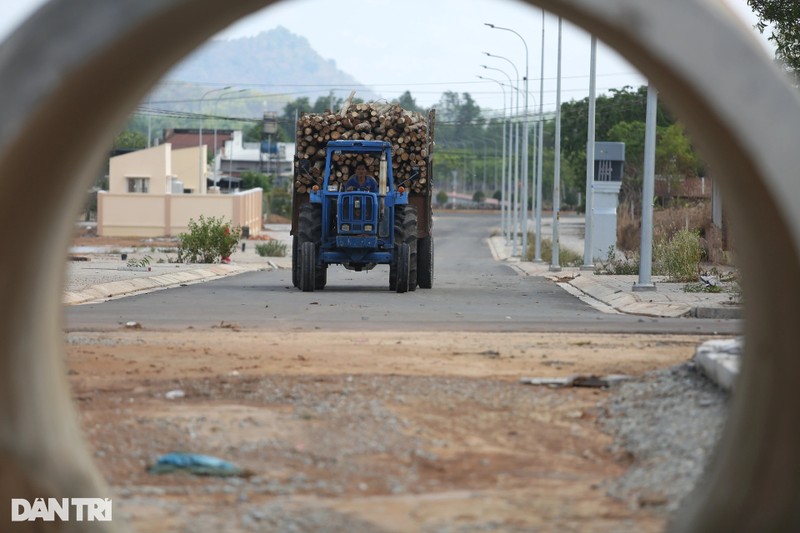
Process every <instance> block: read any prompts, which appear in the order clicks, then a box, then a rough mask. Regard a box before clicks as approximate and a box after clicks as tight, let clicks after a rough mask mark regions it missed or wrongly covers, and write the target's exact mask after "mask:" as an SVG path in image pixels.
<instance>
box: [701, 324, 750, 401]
mask: <svg viewBox="0 0 800 533" xmlns="http://www.w3.org/2000/svg"><path fill="white" fill-rule="evenodd" d="M743 345H744V341H743V339H742V338H741V337H740V338H736V339H725V340H711V341H706V342H704V343H703V344H701V345H700V346H698V347H697V350H695V354H694V361H695V363H696V364H697V365H698V366H699V367H700V368H701V369H702V370H703V372H704V373H705V374H706V376H708V378H709V379H710V380H711V381H713V382H714V383H716V384H717V385H719V386H720V387H721V388H723V389H725V390H727V391H732V390H733V389H734V386H735V384H736V379H737V378H738V377H739V367H740V364H741V355H742V348H743Z"/></svg>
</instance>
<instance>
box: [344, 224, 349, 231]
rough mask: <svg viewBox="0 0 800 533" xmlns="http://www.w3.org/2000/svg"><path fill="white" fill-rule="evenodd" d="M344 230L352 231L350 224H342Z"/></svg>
mask: <svg viewBox="0 0 800 533" xmlns="http://www.w3.org/2000/svg"><path fill="white" fill-rule="evenodd" d="M342 231H350V224H342Z"/></svg>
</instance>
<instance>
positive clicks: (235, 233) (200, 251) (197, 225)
mask: <svg viewBox="0 0 800 533" xmlns="http://www.w3.org/2000/svg"><path fill="white" fill-rule="evenodd" d="M241 234H242V228H240V227H231V225H230V223H227V222H225V221H224V220H223V219H222V218H216V217H208V218H206V217H204V216H203V215H200V221H199V222H195V221H194V219H189V233H181V234H180V235H179V236H178V261H180V262H182V263H218V262H219V261H221V260H222V259H223V258H225V257H229V256H230V255H231V254H232V253H233V251H234V250H235V249H236V245H237V244H239V238H240V237H241Z"/></svg>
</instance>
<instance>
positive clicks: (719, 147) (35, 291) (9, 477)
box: [0, 0, 800, 531]
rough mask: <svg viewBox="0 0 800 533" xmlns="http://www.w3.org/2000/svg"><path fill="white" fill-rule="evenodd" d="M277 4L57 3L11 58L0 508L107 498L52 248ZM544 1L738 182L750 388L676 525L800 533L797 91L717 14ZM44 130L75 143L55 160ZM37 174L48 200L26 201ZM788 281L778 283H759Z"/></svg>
mask: <svg viewBox="0 0 800 533" xmlns="http://www.w3.org/2000/svg"><path fill="white" fill-rule="evenodd" d="M270 3H272V2H269V1H266V0H259V1H256V0H238V1H237V2H235V3H232V4H231V5H226V7H225V9H224V10H221V9H219V3H218V2H217V1H215V0H119V1H117V2H107V0H56V1H54V2H51V3H50V4H48V5H46V6H45V7H44V8H43V9H41V10H40V11H39V12H37V13H36V14H35V15H34V16H33V17H32V18H31V19H30V20H29V21H28V22H26V24H24V25H23V26H22V27H21V28H20V29H19V30H18V31H17V32H16V33H15V34H14V35H13V36H11V37H10V38H9V40H8V41H6V42H5V43H4V44H3V45H2V47H0V76H2V79H4V80H12V81H10V82H7V83H8V84H7V85H6V86H5V87H4V92H5V93H6V94H5V95H4V96H5V98H4V99H3V102H2V107H0V169H2V170H0V172H2V174H3V175H2V178H0V217H2V221H3V222H4V223H5V224H4V227H5V228H17V227H19V223H20V221H25V222H24V223H25V228H24V231H14V232H11V234H10V235H9V236H8V239H7V241H6V248H7V249H8V250H14V256H15V257H14V259H15V260H14V261H4V262H2V264H0V300H1V301H3V302H5V303H6V306H5V308H4V309H3V311H2V317H1V318H2V320H0V353H1V354H2V357H0V375H2V376H5V377H4V379H5V380H6V383H5V384H6V385H7V386H5V387H0V413H1V415H0V428H2V429H0V466H3V467H4V468H0V497H6V496H9V497H24V496H26V494H30V495H31V496H32V497H37V496H41V495H42V494H63V495H65V496H75V495H76V493H81V494H84V493H85V494H92V495H94V494H99V493H101V492H99V490H100V489H102V486H103V485H102V481H101V480H100V479H99V476H98V475H97V473H96V470H95V469H94V467H93V465H92V463H91V460H90V458H89V457H88V454H87V453H86V451H85V449H84V448H83V447H82V446H80V444H79V443H82V437H81V435H80V430H79V427H78V424H77V421H76V417H75V412H74V408H73V407H72V406H71V405H70V404H69V402H68V398H69V394H68V388H67V385H66V380H65V379H64V372H63V363H62V362H61V356H62V353H63V348H62V346H61V342H62V341H61V328H60V325H61V316H60V314H61V309H60V289H61V287H62V286H63V275H64V272H63V269H64V267H63V262H61V261H53V260H52V257H53V256H55V255H57V254H54V253H53V252H54V251H59V252H62V255H63V252H64V251H65V250H66V247H67V243H68V241H69V236H70V232H71V223H72V220H73V219H74V217H73V213H77V212H78V206H79V205H80V197H81V196H82V195H81V193H80V191H81V190H82V187H81V185H84V184H86V183H87V181H88V179H89V177H90V176H91V175H92V171H93V170H94V169H96V168H98V167H99V163H100V161H101V160H102V158H103V151H104V148H105V141H106V139H108V138H110V137H111V136H112V135H113V134H114V132H115V131H118V130H119V129H120V128H121V126H122V125H123V124H124V122H125V119H126V117H127V116H128V114H129V112H130V111H131V110H132V109H133V108H134V107H135V106H136V104H137V103H138V102H139V101H140V100H141V98H142V97H143V96H144V95H145V94H146V92H147V91H148V90H149V88H150V87H151V86H152V85H153V84H154V83H155V82H156V81H157V80H158V79H159V77H160V76H161V75H162V74H164V73H165V72H166V71H167V70H168V68H169V67H170V66H171V65H172V64H174V63H176V62H177V61H178V60H179V59H180V58H181V57H183V56H184V55H186V54H188V53H189V52H190V51H191V50H192V49H194V48H195V47H196V46H198V45H199V44H201V43H202V42H203V41H204V40H205V39H206V38H208V37H209V36H211V35H213V34H214V33H215V32H216V31H218V30H220V29H222V28H223V27H224V26H226V25H227V24H229V23H230V22H232V21H234V20H236V19H238V18H240V17H242V16H244V15H246V14H248V13H250V12H253V11H255V10H256V9H257V8H259V7H262V6H266V5H268V4H270ZM529 3H532V4H533V2H529ZM536 4H537V5H541V6H542V7H544V8H545V9H547V10H548V11H550V12H552V13H556V14H558V15H561V16H563V17H565V18H567V19H569V20H571V21H572V22H574V23H576V24H578V25H580V26H582V27H584V28H586V29H587V30H588V31H592V32H593V33H595V34H596V35H597V36H598V38H600V39H601V40H602V41H604V42H605V43H607V44H609V45H611V46H613V47H614V48H616V49H617V50H619V51H620V52H621V53H622V54H623V55H624V56H625V57H626V58H627V59H628V60H630V61H631V62H632V63H633V64H634V65H636V66H637V67H638V68H639V69H640V70H641V71H642V72H643V73H645V74H646V75H647V76H648V77H649V78H650V80H651V81H652V82H653V83H654V84H655V85H656V86H657V87H658V88H659V90H660V91H661V96H662V97H663V98H665V99H666V100H668V102H669V104H670V106H671V108H672V109H673V110H674V111H675V112H676V113H677V115H678V116H679V117H680V118H681V120H682V121H683V122H684V123H685V124H686V125H687V127H688V128H689V130H690V131H691V132H692V133H693V134H694V136H695V138H696V139H697V140H698V142H699V143H700V146H701V148H702V149H703V151H704V155H705V158H706V159H707V160H708V162H709V163H710V164H711V166H712V168H714V170H715V173H716V174H717V175H718V176H720V177H721V178H723V179H724V182H723V185H724V191H723V192H724V194H725V201H726V204H727V205H729V206H731V208H732V211H731V215H732V216H731V218H732V222H733V224H734V226H735V229H736V234H737V235H738V236H739V238H740V239H741V241H740V242H739V243H738V245H739V250H740V253H741V257H740V261H739V263H740V264H739V266H740V268H741V271H742V277H743V287H744V292H745V294H746V297H747V308H746V318H747V320H746V323H745V335H746V341H747V344H746V354H745V360H744V367H743V372H742V377H741V379H740V382H739V384H738V392H737V394H736V395H735V397H734V399H733V406H732V412H731V416H730V421H729V423H728V425H727V426H726V429H725V435H724V438H723V439H722V441H721V444H720V447H719V450H718V452H717V454H716V455H715V458H714V464H713V468H712V470H711V472H710V474H709V476H707V483H705V484H703V485H702V486H701V487H699V488H698V490H697V492H696V494H695V497H694V498H692V499H691V500H692V501H691V502H690V503H689V504H687V505H686V506H685V507H684V509H683V512H682V513H680V515H679V518H678V519H677V520H676V522H675V523H674V524H673V525H672V526H671V527H672V529H673V530H676V531H683V530H687V531H688V530H691V531H742V530H787V529H795V530H797V529H800V488H799V484H800V456H799V455H798V454H796V450H797V449H799V448H800V446H798V445H800V428H799V426H800V424H798V420H797V417H796V416H794V415H793V409H792V408H793V407H794V406H795V405H798V397H797V396H798V394H800V392H796V391H800V387H797V386H796V384H795V378H796V377H797V376H800V358H797V357H796V355H797V347H798V346H799V345H800V343H798V336H800V328H798V327H797V324H800V311H798V310H797V309H796V308H795V306H794V304H795V302H794V299H795V297H796V296H797V295H798V294H800V210H794V209H793V205H792V200H797V199H800V181H798V180H796V179H793V176H794V175H795V173H796V169H797V168H800V164H798V163H800V161H798V159H799V158H800V155H799V154H798V151H797V150H796V146H795V144H796V143H795V142H794V139H795V138H796V134H795V132H794V131H793V130H794V129H795V127H796V124H798V123H800V102H798V97H797V95H796V94H795V93H794V92H793V90H792V89H791V87H790V86H789V84H788V83H787V82H786V80H784V79H783V77H782V75H780V74H779V73H778V71H777V70H776V68H775V67H774V65H773V64H772V62H771V61H770V59H769V58H768V57H767V56H766V55H765V54H764V53H763V51H761V50H760V48H759V47H758V45H757V44H756V42H755V40H754V39H753V38H752V37H751V36H749V35H747V34H746V32H745V31H743V30H744V28H741V27H740V26H739V25H738V23H737V22H736V21H735V20H734V18H733V17H732V16H731V15H730V14H729V13H727V12H726V11H725V10H724V9H723V8H722V7H721V6H720V5H719V4H716V3H712V2H708V0H684V1H683V2H658V1H656V0H604V1H597V0H560V1H559V0H541V1H539V2H536ZM123 13H124V16H121V14H123ZM87 27H90V28H91V32H86V31H85V28H87ZM531 30H537V29H536V28H534V29H531ZM523 31H524V30H523ZM42 35H46V36H47V38H46V39H42V38H41V36H42ZM65 43H68V44H65ZM43 132H47V134H48V136H50V137H51V138H53V137H54V138H57V139H59V146H58V147H57V148H56V149H54V150H53V151H52V152H50V153H49V154H48V157H47V158H42V157H41V156H40V150H41V148H40V146H41V139H42V136H43V134H44V133H43ZM21 176H24V177H25V179H28V180H31V181H35V183H36V191H35V192H38V193H39V194H19V186H18V181H17V180H19V178H20V177H21ZM31 213H35V214H36V215H38V216H34V217H32V216H31ZM748 213H756V214H757V216H755V217H750V216H748ZM31 240H32V241H33V242H35V243H36V246H33V247H31V246H28V245H27V244H28V242H30V241H31ZM59 256H60V255H59ZM766 261H769V263H766ZM774 267H778V268H779V274H778V275H775V273H774V271H772V272H770V274H771V275H766V276H764V275H759V273H763V272H764V271H765V270H766V269H768V268H774ZM20 487H24V488H25V494H20V493H19V492H20ZM14 491H16V492H14ZM106 493H107V492H106ZM95 527H96V529H95V530H97V531H101V530H107V529H108V530H110V526H108V525H107V524H101V523H98V524H95Z"/></svg>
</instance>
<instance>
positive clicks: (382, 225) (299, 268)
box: [292, 140, 433, 293]
mask: <svg viewBox="0 0 800 533" xmlns="http://www.w3.org/2000/svg"><path fill="white" fill-rule="evenodd" d="M343 161H347V165H344V164H343V163H342V162H343ZM356 164H365V165H366V166H367V167H369V168H370V169H371V170H372V171H373V172H374V170H375V169H377V178H376V179H377V192H371V191H369V190H345V183H344V182H343V179H342V177H341V176H337V175H336V172H337V170H336V169H337V166H338V165H342V166H344V168H346V169H350V168H352V167H353V166H354V165H356ZM348 165H349V166H348ZM304 171H305V169H303V168H302V166H301V168H300V172H304ZM339 174H341V171H339ZM409 179H411V178H409ZM406 185H407V184H405V183H396V182H395V178H394V173H393V171H392V144H391V143H389V142H386V141H361V140H359V141H330V142H328V143H327V146H326V154H325V168H324V174H323V176H322V181H321V183H317V182H316V181H315V184H314V186H313V187H312V188H311V191H310V193H309V195H308V201H307V202H302V203H299V205H297V207H299V213H298V216H297V219H296V220H297V223H296V227H294V228H293V229H294V230H295V231H294V232H293V233H294V239H293V254H294V255H293V256H292V281H293V283H294V285H295V286H296V287H298V288H299V289H301V290H303V291H306V292H308V291H315V290H321V289H323V288H325V285H326V283H327V272H328V266H329V265H331V264H340V265H343V266H344V267H345V268H347V269H350V270H355V271H365V270H371V269H372V268H374V267H375V266H376V265H379V264H388V265H389V289H390V290H393V291H396V292H398V293H403V292H406V291H413V290H415V289H416V288H417V285H418V283H419V280H418V276H417V274H418V257H417V255H418V254H417V251H418V250H417V244H418V243H417V230H418V228H417V226H418V221H417V208H416V207H415V206H412V205H410V204H409V192H408V190H407V189H406ZM426 253H428V252H426ZM429 256H430V257H429V260H425V259H423V261H422V266H423V268H425V269H428V270H429V272H428V271H427V270H426V273H425V274H423V283H422V285H421V286H427V287H429V285H428V284H427V282H426V280H427V277H430V278H432V276H433V250H432V244H431V249H430V251H429ZM426 276H427V277H426Z"/></svg>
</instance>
